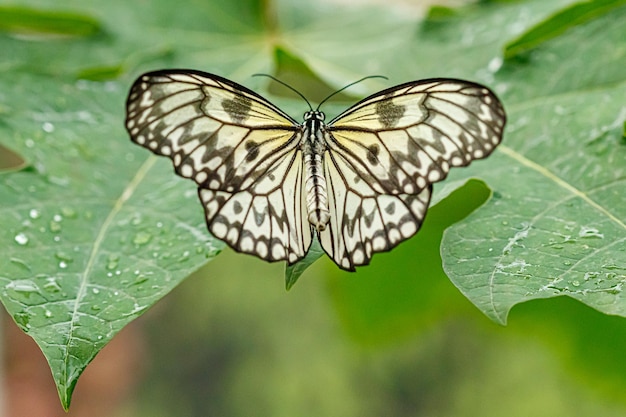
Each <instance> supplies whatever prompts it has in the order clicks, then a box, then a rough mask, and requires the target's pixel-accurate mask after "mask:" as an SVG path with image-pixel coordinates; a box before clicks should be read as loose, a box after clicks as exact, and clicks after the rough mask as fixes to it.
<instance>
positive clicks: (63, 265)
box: [59, 261, 67, 269]
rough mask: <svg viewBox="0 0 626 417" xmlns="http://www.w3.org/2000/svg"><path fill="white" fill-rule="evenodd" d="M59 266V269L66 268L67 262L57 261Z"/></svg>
mask: <svg viewBox="0 0 626 417" xmlns="http://www.w3.org/2000/svg"><path fill="white" fill-rule="evenodd" d="M59 268H61V269H65V268H67V262H65V261H61V262H59Z"/></svg>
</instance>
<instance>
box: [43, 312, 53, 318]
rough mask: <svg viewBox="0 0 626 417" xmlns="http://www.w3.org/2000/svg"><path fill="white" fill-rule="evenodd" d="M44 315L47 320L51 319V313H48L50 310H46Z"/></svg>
mask: <svg viewBox="0 0 626 417" xmlns="http://www.w3.org/2000/svg"><path fill="white" fill-rule="evenodd" d="M44 315H45V316H46V317H47V318H50V317H52V311H50V310H46V312H45V313H44Z"/></svg>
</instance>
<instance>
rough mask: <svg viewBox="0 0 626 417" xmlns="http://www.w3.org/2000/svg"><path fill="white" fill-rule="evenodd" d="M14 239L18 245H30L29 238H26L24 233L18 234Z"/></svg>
mask: <svg viewBox="0 0 626 417" xmlns="http://www.w3.org/2000/svg"><path fill="white" fill-rule="evenodd" d="M14 239H15V242H16V243H17V244H18V245H22V246H24V245H25V244H27V243H28V236H26V235H25V234H24V233H18V234H17V235H15V237H14Z"/></svg>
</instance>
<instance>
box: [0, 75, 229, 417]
mask: <svg viewBox="0 0 626 417" xmlns="http://www.w3.org/2000/svg"><path fill="white" fill-rule="evenodd" d="M26 81H28V82H27V83H26ZM0 82H1V83H2V91H3V92H5V93H6V94H7V96H9V97H20V101H21V102H22V103H21V106H22V109H23V110H16V111H15V112H14V113H13V115H12V117H11V119H10V120H7V124H6V126H4V127H2V128H0V129H1V131H2V136H3V137H5V138H10V141H11V144H12V146H13V147H14V148H15V149H17V150H18V151H19V152H20V153H21V154H22V155H24V157H25V158H27V159H28V161H29V163H30V164H31V166H32V169H28V170H22V171H20V172H14V173H5V174H3V175H0V201H2V202H10V204H2V206H0V245H1V247H2V254H3V256H2V257H0V299H2V302H3V304H4V306H5V307H6V309H7V311H8V312H9V313H10V314H11V315H12V316H13V317H14V319H15V321H16V322H17V324H18V325H19V326H20V327H21V328H22V330H24V331H25V332H26V333H28V334H29V335H30V336H32V337H33V338H34V339H35V341H36V342H37V343H38V344H39V346H40V347H41V349H42V351H43V353H44V355H45V356H46V358H47V360H48V362H49V364H50V367H51V369H52V372H53V376H54V379H55V381H56V382H57V385H58V390H59V395H60V397H61V401H62V403H63V405H64V406H65V407H67V406H69V402H70V396H71V393H72V391H73V389H74V386H75V384H76V381H77V379H78V376H79V375H80V374H81V372H82V371H83V369H84V368H85V366H86V365H87V364H88V363H89V362H90V361H91V360H92V359H93V358H94V356H95V355H96V354H97V353H98V351H99V350H100V349H102V347H104V345H105V344H106V343H107V342H108V341H109V340H110V339H111V338H112V337H113V336H114V335H115V334H116V333H117V332H118V331H119V330H120V329H121V328H122V327H123V326H124V325H126V324H127V323H128V322H130V321H132V320H133V319H135V318H136V317H138V316H139V315H141V314H142V313H143V312H144V311H145V310H146V309H147V308H149V307H150V306H151V305H152V304H154V303H155V302H156V301H157V300H159V299H160V298H162V297H163V296H164V295H165V294H167V293H168V292H169V291H170V290H171V289H172V288H173V287H174V286H176V285H177V284H178V283H179V282H180V281H181V280H182V279H184V278H185V277H186V276H188V275H189V274H190V273H191V272H193V271H194V270H195V269H197V268H198V267H199V266H200V265H202V264H203V263H205V262H206V261H207V259H210V258H212V257H213V256H215V255H216V253H217V252H218V251H219V249H220V248H221V247H222V246H223V244H222V243H221V242H216V241H214V240H213V239H212V238H210V237H209V236H208V234H207V232H206V227H205V224H204V220H203V216H202V209H201V207H200V206H199V205H198V204H197V201H196V199H197V197H196V192H195V190H194V187H193V186H192V185H191V184H187V183H185V182H184V181H183V182H181V181H180V180H179V179H178V178H176V177H175V176H173V175H171V168H170V167H169V166H168V164H167V163H166V161H157V159H156V158H155V157H153V156H148V155H146V153H145V152H142V151H141V149H135V147H133V146H128V145H129V143H128V139H127V138H126V135H125V134H124V132H123V130H122V127H121V126H120V119H119V116H118V112H117V110H116V108H117V106H118V103H119V98H120V90H118V89H112V88H110V86H107V85H106V84H100V83H86V82H81V83H78V84H69V83H58V84H55V83H49V80H47V79H41V78H37V77H33V76H19V77H14V78H13V79H11V80H8V79H6V78H4V79H2V80H0ZM24 85H28V88H29V90H30V92H31V94H29V95H24V94H21V95H20V94H19V92H20V90H21V88H22V86H24ZM36 91H40V92H44V93H43V94H44V96H45V97H69V98H71V99H65V98H64V99H61V100H59V101H57V102H55V101H54V100H45V101H42V100H41V95H39V94H35V92H36Z"/></svg>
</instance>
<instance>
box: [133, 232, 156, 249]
mask: <svg viewBox="0 0 626 417" xmlns="http://www.w3.org/2000/svg"><path fill="white" fill-rule="evenodd" d="M150 240H152V235H151V234H150V233H147V232H139V233H137V234H136V235H135V237H134V238H133V243H134V244H135V245H136V246H143V245H145V244H146V243H148V242H150Z"/></svg>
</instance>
